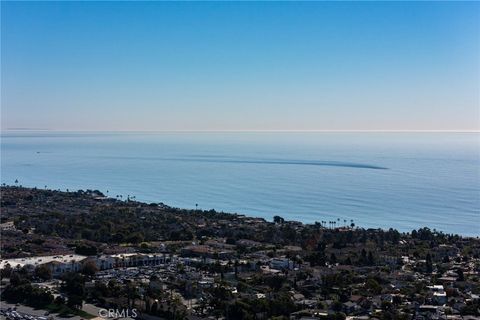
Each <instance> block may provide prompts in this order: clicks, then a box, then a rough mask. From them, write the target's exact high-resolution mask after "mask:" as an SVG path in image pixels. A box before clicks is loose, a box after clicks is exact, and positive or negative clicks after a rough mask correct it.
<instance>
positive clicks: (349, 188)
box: [1, 132, 480, 236]
mask: <svg viewBox="0 0 480 320" xmlns="http://www.w3.org/2000/svg"><path fill="white" fill-rule="evenodd" d="M479 150H480V136H479V134H476V133H128V134H127V133H113V134H112V133H61V132H8V133H2V144H1V169H2V170H1V181H2V183H7V184H13V183H14V181H15V179H18V180H19V183H20V184H21V185H24V186H30V187H33V186H36V187H42V188H43V187H44V186H45V185H46V186H48V188H52V189H62V190H65V189H67V188H68V189H70V190H73V189H99V190H101V191H103V192H105V193H106V192H107V190H108V194H109V195H110V196H116V195H120V194H121V195H123V196H124V197H126V196H127V195H131V196H136V199H137V200H141V201H148V202H164V203H166V204H169V205H172V206H177V207H185V208H194V207H195V204H196V203H198V205H199V208H202V209H211V208H215V209H216V210H223V211H227V212H238V213H243V214H247V215H253V216H260V217H265V218H267V219H270V218H271V217H272V216H274V215H280V216H283V217H284V218H286V219H292V220H301V221H303V222H314V221H321V220H326V221H329V220H333V219H335V220H336V219H337V218H340V219H341V220H342V224H343V219H347V220H350V219H353V220H354V222H355V223H356V224H357V225H359V226H363V227H381V228H389V227H394V228H397V229H399V230H401V231H410V230H412V229H413V228H419V227H422V226H428V227H430V228H432V229H433V228H436V229H437V230H442V231H444V232H448V233H459V234H463V235H470V236H479V235H480V222H479V221H480V219H479V217H480V154H479Z"/></svg>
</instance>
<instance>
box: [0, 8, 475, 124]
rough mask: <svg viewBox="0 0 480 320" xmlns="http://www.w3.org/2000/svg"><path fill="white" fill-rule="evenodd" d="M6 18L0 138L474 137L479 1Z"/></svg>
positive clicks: (15, 13) (13, 11) (87, 11)
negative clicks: (211, 134) (71, 134)
mask: <svg viewBox="0 0 480 320" xmlns="http://www.w3.org/2000/svg"><path fill="white" fill-rule="evenodd" d="M1 6H2V10H1V11H2V12H1V15H2V22H1V24H2V30H1V40H2V41H1V42H2V43H1V44H2V45H1V53H2V56H1V62H2V69H1V81H2V86H1V87H2V88H1V89H2V92H1V93H2V97H1V102H2V108H1V109H2V110H1V116H2V117H1V118H2V119H1V127H2V131H14V130H18V129H27V130H52V131H122V132H123V131H125V132H132V131H138V132H162V131H177V132H184V131H195V132H197V131H205V132H208V131H216V132H218V131H232V132H242V131H266V132H272V131H299V132H306V131H315V132H318V131H325V132H338V131H346V132H352V131H354V132H379V131H381V132H390V131H392V132H399V131H400V132H410V131H414V132H418V131H426V132H431V131H439V132H452V131H459V132H478V131H479V130H480V110H479V109H480V106H479V105H480V103H479V100H480V89H479V88H480V62H479V60H480V59H479V57H480V54H479V53H480V45H479V44H480V40H479V39H480V22H479V21H480V3H476V2H361V3H358V2H114V3H112V2H2V3H1Z"/></svg>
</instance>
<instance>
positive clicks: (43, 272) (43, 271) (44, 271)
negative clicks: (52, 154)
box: [35, 264, 52, 280]
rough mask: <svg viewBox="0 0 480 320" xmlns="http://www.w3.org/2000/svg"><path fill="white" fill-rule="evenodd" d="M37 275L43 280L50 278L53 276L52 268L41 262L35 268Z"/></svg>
mask: <svg viewBox="0 0 480 320" xmlns="http://www.w3.org/2000/svg"><path fill="white" fill-rule="evenodd" d="M35 276H36V277H38V278H40V279H42V280H50V279H51V278H52V270H51V269H50V268H49V267H48V266H47V265H45V264H41V265H39V266H37V267H36V268H35Z"/></svg>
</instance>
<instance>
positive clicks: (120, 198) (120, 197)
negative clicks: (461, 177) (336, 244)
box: [1, 183, 480, 239]
mask: <svg viewBox="0 0 480 320" xmlns="http://www.w3.org/2000/svg"><path fill="white" fill-rule="evenodd" d="M1 188H2V189H3V188H19V189H26V190H29V189H30V190H38V191H49V192H59V193H67V194H75V193H83V192H85V193H88V192H94V193H97V194H98V199H100V198H103V199H102V200H107V201H118V202H119V203H121V202H130V203H137V204H142V205H152V204H158V205H159V206H161V207H163V208H168V209H172V210H177V211H181V212H185V211H192V212H210V211H213V212H218V213H221V214H225V215H231V216H234V217H246V218H251V219H260V220H263V221H264V222H267V223H268V222H269V220H267V219H266V218H265V217H262V216H257V215H255V214H247V213H241V212H227V211H217V210H216V209H215V208H211V209H201V208H197V209H193V208H185V207H177V206H171V205H168V204H166V203H164V202H147V201H141V200H136V196H131V197H129V195H127V197H125V196H124V195H117V196H116V197H112V196H109V195H108V194H107V195H105V194H104V193H103V192H102V191H100V190H97V189H78V190H70V189H66V190H61V189H49V188H46V189H45V188H37V187H26V186H22V185H18V186H16V185H7V184H4V183H2V185H1ZM282 219H283V218H282ZM285 221H288V222H290V223H295V224H302V225H305V226H312V225H316V224H317V223H318V222H320V224H321V226H322V227H324V228H326V229H343V228H345V229H349V228H350V224H351V223H353V222H354V219H344V218H336V219H333V220H330V221H331V222H338V223H339V225H338V226H336V224H333V223H332V224H331V225H329V226H327V224H328V222H330V221H322V220H321V221H315V222H304V221H300V220H286V219H285ZM323 222H325V223H323ZM342 222H343V224H342ZM355 228H360V229H365V230H382V231H388V230H390V229H393V230H395V231H398V232H400V233H402V234H410V233H411V232H412V231H413V230H418V229H423V228H428V229H430V230H432V231H436V232H439V233H441V234H445V235H452V236H460V237H462V238H464V239H478V238H479V237H480V234H479V235H476V236H472V235H464V234H460V233H449V232H444V231H443V230H437V229H434V228H430V227H429V226H428V225H423V226H418V227H417V228H416V229H412V230H410V231H400V230H399V229H397V228H396V227H394V226H391V227H388V228H382V227H364V226H361V225H355Z"/></svg>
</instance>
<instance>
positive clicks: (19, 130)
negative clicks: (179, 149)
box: [0, 128, 480, 133]
mask: <svg viewBox="0 0 480 320" xmlns="http://www.w3.org/2000/svg"><path fill="white" fill-rule="evenodd" d="M21 131H31V132H35V131H42V132H79V133H83V132H85V133H89V132H91V133H94V132H99V133H222V132H225V133H229V132H232V133H254V132H257V133H282V132H291V133H295V132H298V133H309V132H312V133H315V132H319V133H320V132H325V133H329V132H332V133H334V132H338V133H342V132H347V133H348V132H351V133H355V132H357V133H369V132H371V133H375V132H377V133H382V132H383V133H480V129H477V130H442V129H433V130H423V129H411V130H410V129H407V130H402V129H399V130H396V129H394V130H381V129H379V130H377V129H372V130H370V129H339V130H328V129H326V130H322V129H312V130H308V129H307V130H301V129H273V130H262V129H252V130H62V129H48V128H47V129H41V128H31V129H30V128H7V129H1V130H0V132H2V133H3V132H21Z"/></svg>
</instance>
